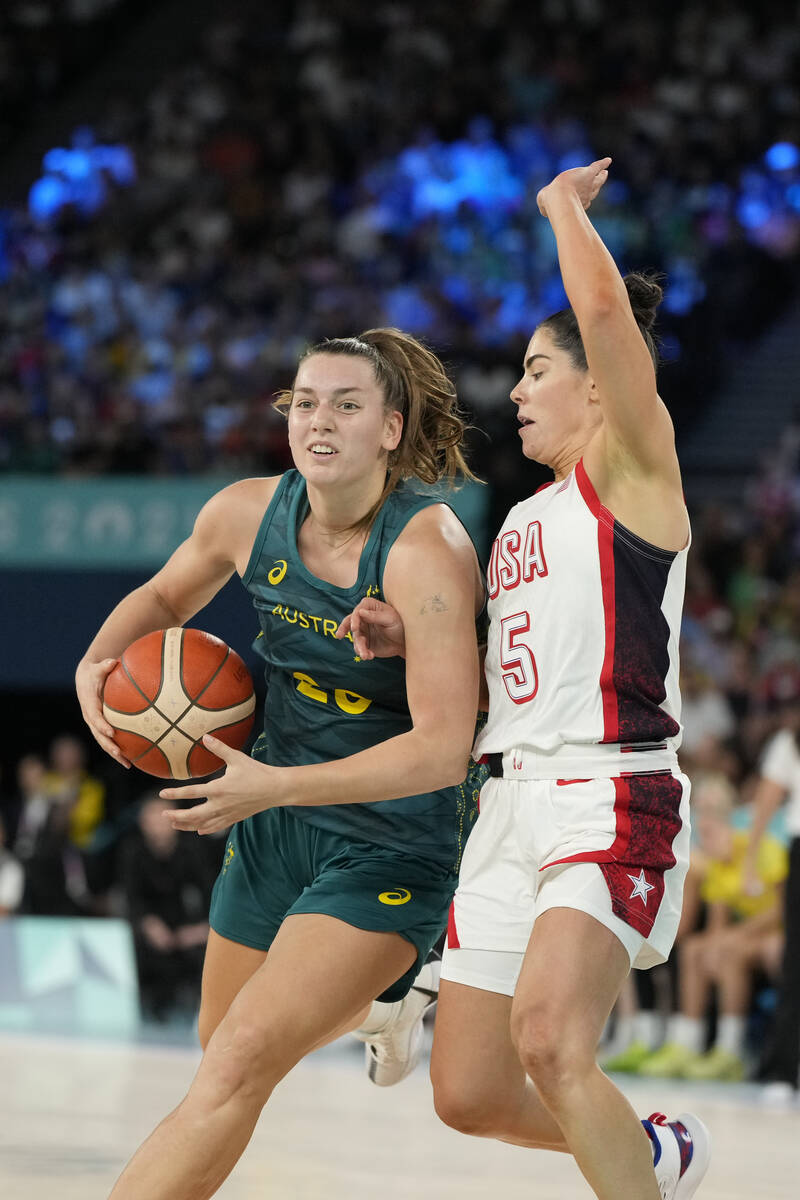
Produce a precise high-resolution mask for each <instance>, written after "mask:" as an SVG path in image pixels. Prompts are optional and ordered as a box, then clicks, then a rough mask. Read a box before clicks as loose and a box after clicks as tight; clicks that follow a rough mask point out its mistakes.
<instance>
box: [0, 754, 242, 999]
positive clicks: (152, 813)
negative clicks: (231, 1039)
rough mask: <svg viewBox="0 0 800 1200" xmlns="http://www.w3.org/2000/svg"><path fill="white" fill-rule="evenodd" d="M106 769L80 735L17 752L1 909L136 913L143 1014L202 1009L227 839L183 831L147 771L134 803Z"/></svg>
mask: <svg viewBox="0 0 800 1200" xmlns="http://www.w3.org/2000/svg"><path fill="white" fill-rule="evenodd" d="M104 766H105V764H100V769H99V772H98V774H97V775H95V774H93V773H92V772H91V771H90V770H89V769H88V765H87V746H86V744H85V743H84V742H83V741H82V740H81V739H80V738H77V737H74V736H73V735H71V734H62V735H60V736H58V737H56V738H55V739H54V740H53V742H52V743H51V744H50V746H49V747H48V749H47V753H46V754H45V755H44V756H42V755H40V754H38V753H27V754H24V755H23V756H22V758H20V759H19V761H18V762H17V764H16V772H15V779H14V785H13V786H11V787H10V788H8V789H7V790H3V792H2V795H1V796H0V916H3V915H10V914H13V913H20V914H28V915H31V916H58V917H70V916H120V917H124V918H127V919H128V920H129V921H130V924H131V928H132V932H133V939H134V946H135V949H136V959H137V966H138V973H139V984H140V991H141V999H142V1008H143V1012H144V1014H145V1016H147V1017H149V1018H151V1019H155V1020H166V1019H168V1018H170V1017H171V1016H173V1015H180V1013H181V1012H183V1013H184V1014H186V1015H193V1014H194V1012H195V1011H196V1008H197V1003H198V999H199V983H200V970H201V966H202V959H203V953H204V948H205V943H206V939H207V936H208V920H207V918H208V907H209V902H210V898H211V888H212V885H213V882H214V879H215V878H216V874H217V869H218V862H219V859H220V858H221V855H222V843H221V842H220V841H219V839H217V838H213V837H212V838H209V839H200V838H184V837H181V836H180V835H179V834H178V833H176V831H175V830H174V829H172V827H171V826H170V825H169V823H168V822H166V821H165V820H164V818H163V816H162V813H163V811H164V807H165V804H164V801H163V800H160V799H159V798H158V793H157V789H156V788H153V789H152V790H150V791H146V792H144V793H143V792H142V786H143V785H144V777H141V781H140V783H139V791H138V793H135V802H133V803H130V802H129V798H130V796H131V792H130V788H129V787H126V782H127V781H124V780H121V779H119V777H117V778H116V779H115V778H114V776H113V774H109V772H108V771H107V770H104ZM154 782H155V781H154Z"/></svg>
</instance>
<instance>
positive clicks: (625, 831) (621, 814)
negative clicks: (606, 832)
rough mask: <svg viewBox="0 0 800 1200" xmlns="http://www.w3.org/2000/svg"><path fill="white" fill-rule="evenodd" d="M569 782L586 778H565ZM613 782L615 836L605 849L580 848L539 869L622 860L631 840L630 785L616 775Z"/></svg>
mask: <svg viewBox="0 0 800 1200" xmlns="http://www.w3.org/2000/svg"><path fill="white" fill-rule="evenodd" d="M566 782H570V783H582V782H587V783H588V780H579V779H573V780H567V781H566ZM556 783H561V780H560V779H558V780H556ZM612 783H613V784H614V821H615V826H616V828H615V837H614V841H613V842H612V843H611V845H610V846H609V848H608V849H607V850H581V852H580V853H579V854H568V855H567V857H566V858H553V859H551V860H550V862H546V863H545V864H544V866H541V867H540V868H539V870H540V871H544V870H546V868H547V867H558V866H561V864H562V863H578V862H593V863H613V862H624V861H625V855H626V854H627V852H628V846H629V844H630V840H631V791H630V785H629V783H628V780H627V779H626V778H622V777H619V776H617V777H616V778H615V779H613V780H612Z"/></svg>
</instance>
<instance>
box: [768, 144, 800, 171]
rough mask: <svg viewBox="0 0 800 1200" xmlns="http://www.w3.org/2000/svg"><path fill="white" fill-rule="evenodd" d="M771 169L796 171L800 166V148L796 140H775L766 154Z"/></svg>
mask: <svg viewBox="0 0 800 1200" xmlns="http://www.w3.org/2000/svg"><path fill="white" fill-rule="evenodd" d="M764 162H765V163H766V164H767V166H768V167H769V168H770V170H771V171H794V170H796V169H797V167H798V166H800V149H798V147H797V146H795V144H794V142H775V144H774V145H773V146H770V148H769V150H768V151H767V152H766V154H765V155H764Z"/></svg>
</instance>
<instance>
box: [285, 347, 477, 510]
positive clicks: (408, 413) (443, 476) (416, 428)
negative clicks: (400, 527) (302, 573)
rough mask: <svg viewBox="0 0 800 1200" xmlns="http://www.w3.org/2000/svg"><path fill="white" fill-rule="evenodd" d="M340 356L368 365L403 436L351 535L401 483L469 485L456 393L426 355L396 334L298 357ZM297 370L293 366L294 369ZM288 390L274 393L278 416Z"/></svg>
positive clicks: (289, 401) (463, 425) (287, 398)
mask: <svg viewBox="0 0 800 1200" xmlns="http://www.w3.org/2000/svg"><path fill="white" fill-rule="evenodd" d="M314 354H345V355H350V356H351V357H355V358H366V359H368V361H369V362H371V363H372V368H373V370H374V372H375V379H376V380H377V382H378V384H379V385H380V387H381V388H382V389H383V395H384V404H385V408H386V411H387V412H400V413H402V414H403V432H402V434H401V437H400V441H399V443H398V445H397V448H396V449H395V450H391V451H390V452H389V456H388V464H387V465H388V474H387V476H386V483H385V485H384V488H383V491H382V493H381V496H380V499H379V500H378V502H377V503H376V504H375V505H374V506H373V507H372V508H371V509H370V511H369V512H368V513H367V514H366V516H364V517H363V518H362V520H360V521H359V522H358V523H357V524H356V525H355V526H354V530H355V531H357V530H359V529H368V528H369V526H370V525H371V524H372V522H373V521H374V520H375V517H376V516H377V514H378V512H379V511H380V509H381V507H382V506H383V504H384V503H385V502H386V500H387V498H388V497H389V496H390V495H391V493H392V492H393V491H394V490H395V488H396V487H397V485H398V483H399V482H400V480H401V479H419V480H420V481H421V482H422V483H429V484H430V483H440V482H441V481H442V480H446V481H447V482H448V483H449V484H450V485H451V486H452V485H453V484H454V483H455V480H456V477H457V476H458V475H463V476H464V477H465V478H466V479H471V480H475V479H476V477H475V475H473V473H472V471H471V470H470V469H469V467H468V466H467V463H466V460H465V458H464V455H463V453H462V450H461V446H462V444H463V441H464V434H465V433H466V430H467V425H466V423H465V421H464V418H463V416H462V414H461V413H460V411H459V409H458V403H457V400H456V389H455V386H454V385H453V383H452V381H451V380H450V378H449V377H448V375H447V372H446V370H445V368H444V366H443V365H442V363H441V362H440V360H439V359H438V358H437V357H436V355H435V354H434V353H433V351H432V350H429V349H428V348H427V346H424V345H423V344H422V342H420V341H418V340H417V339H416V338H414V337H412V336H411V335H410V334H408V333H403V331H402V330H400V329H390V328H387V329H367V330H366V331H365V332H364V333H360V334H358V336H357V337H348V338H327V339H325V340H324V341H321V342H317V343H315V344H314V345H313V346H309V348H308V349H307V350H306V351H305V353H304V354H303V355H302V357H301V359H300V362H304V361H305V360H306V359H307V358H311V357H312V356H313V355H314ZM298 365H299V364H298ZM293 395H294V389H293V388H292V389H290V390H287V391H283V392H279V393H278V395H277V397H276V400H275V407H276V408H277V409H278V410H279V411H280V412H283V413H284V414H286V413H288V411H289V408H290V407H291V404H292V398H293Z"/></svg>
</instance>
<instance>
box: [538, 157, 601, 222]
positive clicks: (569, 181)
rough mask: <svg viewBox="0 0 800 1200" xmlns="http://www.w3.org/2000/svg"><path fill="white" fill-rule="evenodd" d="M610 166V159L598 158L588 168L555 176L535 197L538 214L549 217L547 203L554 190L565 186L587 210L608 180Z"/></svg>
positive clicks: (572, 169)
mask: <svg viewBox="0 0 800 1200" xmlns="http://www.w3.org/2000/svg"><path fill="white" fill-rule="evenodd" d="M610 166H611V159H610V158H598V159H597V161H596V162H593V163H589V165H588V167H572V168H571V169H570V170H569V171H562V172H561V174H560V175H556V177H555V179H553V180H552V181H551V182H550V183H548V185H547V187H543V188H542V189H541V191H540V192H539V194H538V196H537V197H536V203H537V204H538V206H539V212H540V213H541V214H542V216H543V217H549V215H550V214H549V213H548V211H547V202H548V200H549V199H550V197H552V195H553V194H554V191H555V190H556V189H558V188H562V187H564V186H565V185H566V186H568V187H571V188H573V189H574V191H576V192H577V193H578V199H579V200H580V202H581V204H582V205H583V207H584V208H585V209H588V208H589V206H590V204H591V203H592V201H593V200H594V199H595V197H596V196H597V194H598V192H599V191H600V189H601V188H602V186H603V184H604V183H605V182H606V180H607V179H608V168H609V167H610Z"/></svg>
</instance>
